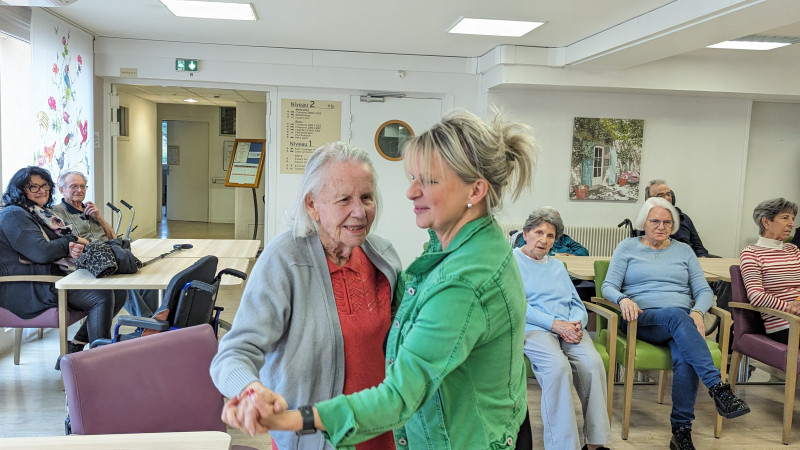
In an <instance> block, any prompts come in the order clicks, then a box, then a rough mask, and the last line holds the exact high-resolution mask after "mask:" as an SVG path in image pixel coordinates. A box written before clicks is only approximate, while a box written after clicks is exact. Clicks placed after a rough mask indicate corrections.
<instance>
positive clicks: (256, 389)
mask: <svg viewBox="0 0 800 450" xmlns="http://www.w3.org/2000/svg"><path fill="white" fill-rule="evenodd" d="M288 407H289V406H288V404H287V403H286V399H284V398H283V396H282V395H280V394H277V393H275V392H273V391H272V390H271V389H268V388H266V387H265V386H264V385H263V384H261V383H259V382H257V381H256V382H253V383H250V384H249V385H248V386H247V387H246V388H245V389H244V391H242V392H241V393H240V394H239V395H237V396H236V397H233V398H232V399H230V400H228V401H227V402H226V403H225V406H224V407H223V408H222V421H223V422H225V423H227V424H228V425H230V426H232V427H235V428H238V429H240V430H242V431H246V432H248V433H250V434H251V435H255V434H260V433H267V432H269V430H270V429H281V428H278V427H277V425H278V424H279V423H280V421H278V420H274V422H275V423H272V422H271V419H273V417H272V416H276V415H281V416H283V415H285V413H284V412H285V411H286V409H287V408H288ZM281 413H284V414H281ZM274 419H277V417H276V418H274Z"/></svg>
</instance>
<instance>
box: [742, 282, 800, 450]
mask: <svg viewBox="0 0 800 450" xmlns="http://www.w3.org/2000/svg"><path fill="white" fill-rule="evenodd" d="M730 272H731V293H732V298H731V302H730V304H729V306H730V307H731V313H732V314H733V354H732V355H731V372H730V377H728V380H729V381H730V384H731V387H732V388H735V387H736V378H737V377H738V375H739V362H740V361H741V359H742V355H744V356H748V357H750V358H753V359H755V360H758V361H761V362H762V363H764V364H767V365H769V366H772V367H775V368H777V369H780V370H783V371H784V372H786V387H785V393H784V399H783V443H784V444H786V445H788V444H789V441H790V440H791V437H792V412H793V408H794V391H795V386H796V384H797V374H798V373H800V362H799V361H798V359H797V354H798V345H800V317H797V316H795V315H793V314H789V313H787V312H784V311H779V310H776V309H771V308H759V307H756V306H753V305H751V304H750V302H749V300H748V299H747V291H745V288H744V281H743V280H742V272H741V271H740V269H739V266H731V268H730ZM762 312H764V313H766V314H770V315H773V316H777V317H780V318H782V319H786V320H788V321H789V324H790V327H789V345H786V344H781V343H780V342H777V341H774V340H772V339H770V338H768V337H767V336H766V331H765V330H764V321H763V320H762V319H761V315H760V313H762Z"/></svg>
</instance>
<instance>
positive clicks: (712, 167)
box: [489, 90, 750, 257]
mask: <svg viewBox="0 0 800 450" xmlns="http://www.w3.org/2000/svg"><path fill="white" fill-rule="evenodd" d="M489 103H490V104H497V105H501V106H503V108H504V110H505V112H506V114H507V115H508V116H509V118H512V119H515V120H521V121H523V122H526V123H528V124H529V125H531V126H532V127H533V128H534V130H535V134H536V137H537V142H538V145H539V147H540V149H541V153H540V156H539V166H538V168H537V171H536V178H535V181H534V186H533V189H532V190H531V192H529V193H528V194H527V195H524V196H523V197H521V198H520V200H519V201H517V202H516V203H514V204H512V203H510V202H507V203H506V208H505V211H504V212H503V214H502V215H501V219H500V220H501V221H509V222H522V221H524V219H525V218H526V217H527V215H528V214H529V213H530V211H531V210H532V209H534V208H536V207H539V206H543V205H551V206H554V207H555V208H557V209H558V210H559V211H561V213H562V214H563V216H564V219H565V221H566V222H567V223H569V224H574V225H591V224H597V225H605V226H616V225H617V224H618V223H619V222H621V221H622V220H623V219H624V218H626V217H627V218H630V219H633V218H635V216H636V214H637V212H638V210H639V207H640V206H641V204H642V202H643V199H644V193H643V187H644V186H646V184H647V182H648V181H649V180H651V179H653V178H664V179H666V180H667V181H668V182H669V184H670V187H672V189H673V190H674V191H675V192H676V197H677V205H678V206H679V207H681V209H682V210H683V211H684V212H686V213H687V214H688V215H689V216H690V217H691V218H692V220H693V221H694V222H695V225H696V226H697V228H698V230H699V232H700V236H701V238H702V239H703V243H704V244H705V245H706V247H707V248H708V249H709V251H710V252H711V253H713V254H717V255H720V256H726V257H727V256H734V255H735V254H736V255H738V251H739V249H740V245H739V244H738V243H737V241H736V236H737V232H738V230H739V226H738V222H739V217H740V214H739V198H738V193H739V192H740V189H741V187H742V186H743V181H744V179H743V177H744V169H745V167H744V164H745V156H746V146H747V139H746V136H747V131H748V128H749V123H748V120H749V109H750V102H749V101H747V100H740V99H724V98H703V97H690V96H674V95H635V94H614V93H597V92H569V91H546V90H525V91H520V90H515V91H506V92H498V93H491V94H490V95H489ZM575 117H613V118H626V119H644V121H645V125H644V126H645V129H644V145H643V150H642V173H641V178H642V181H641V183H640V200H639V201H638V202H636V203H633V202H606V201H582V200H568V195H567V189H568V185H569V170H570V152H571V148H572V127H573V120H574V118H575ZM712 200H713V201H712Z"/></svg>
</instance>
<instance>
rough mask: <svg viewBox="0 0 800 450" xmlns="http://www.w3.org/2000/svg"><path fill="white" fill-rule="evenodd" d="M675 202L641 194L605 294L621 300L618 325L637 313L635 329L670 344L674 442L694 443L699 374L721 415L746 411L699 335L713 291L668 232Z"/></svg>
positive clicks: (676, 445) (674, 220) (687, 250)
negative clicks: (639, 232) (632, 233)
mask: <svg viewBox="0 0 800 450" xmlns="http://www.w3.org/2000/svg"><path fill="white" fill-rule="evenodd" d="M678 221H679V216H678V212H677V211H676V210H675V207H674V206H672V205H671V204H670V203H669V202H668V201H666V200H664V199H663V198H658V197H651V198H649V199H647V200H646V201H645V202H644V205H642V209H641V210H640V211H639V215H638V216H637V217H636V221H635V222H634V226H635V227H636V228H637V229H644V236H638V237H632V238H628V239H625V240H624V241H622V242H620V243H619V245H617V248H616V249H615V250H614V254H613V256H612V257H611V263H610V265H609V268H608V274H607V275H606V279H605V281H604V282H603V286H602V291H603V297H605V298H606V299H608V300H611V301H614V302H616V303H617V304H619V306H620V309H621V310H622V318H623V323H622V327H623V329H626V328H627V321H632V320H638V335H637V337H638V338H639V339H641V340H643V341H645V342H649V343H651V344H655V345H668V346H669V348H670V350H671V351H672V370H673V379H672V414H671V415H670V422H671V424H672V440H671V441H670V448H672V449H693V448H694V445H693V444H692V436H691V432H692V421H693V420H694V403H695V400H696V399H697V387H698V382H697V379H698V376H699V377H700V379H702V381H703V384H704V385H705V386H706V387H707V388H708V393H709V395H710V396H711V397H712V398H713V399H714V402H715V404H716V407H717V411H718V412H719V413H720V415H722V416H723V417H726V418H729V419H731V418H734V417H739V416H741V415H743V414H746V413H748V412H750V408H749V407H748V406H747V404H746V403H745V402H744V401H743V400H742V399H740V398H739V397H737V396H736V395H735V394H734V393H733V391H731V388H730V385H729V384H726V383H723V380H722V377H721V375H720V372H719V370H718V369H717V368H715V367H714V361H713V360H712V358H711V353H710V352H709V350H708V346H707V345H706V343H705V338H704V335H705V325H704V324H703V315H704V314H705V313H706V311H708V309H709V308H711V306H712V303H713V301H714V295H713V294H712V292H711V289H710V288H709V287H708V283H707V282H706V280H705V275H704V274H703V270H702V269H701V268H700V263H699V262H698V261H697V257H696V256H695V254H694V252H693V251H692V249H691V247H689V246H688V245H687V244H684V243H682V242H678V241H676V240H673V239H671V238H670V235H671V234H674V233H675V232H676V231H677V229H678V226H679V223H678Z"/></svg>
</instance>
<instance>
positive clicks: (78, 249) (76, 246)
mask: <svg viewBox="0 0 800 450" xmlns="http://www.w3.org/2000/svg"><path fill="white" fill-rule="evenodd" d="M84 240H85V239H84ZM81 253H83V244H81V243H78V242H70V243H69V257H70V258H77V257H79V256H81Z"/></svg>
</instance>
